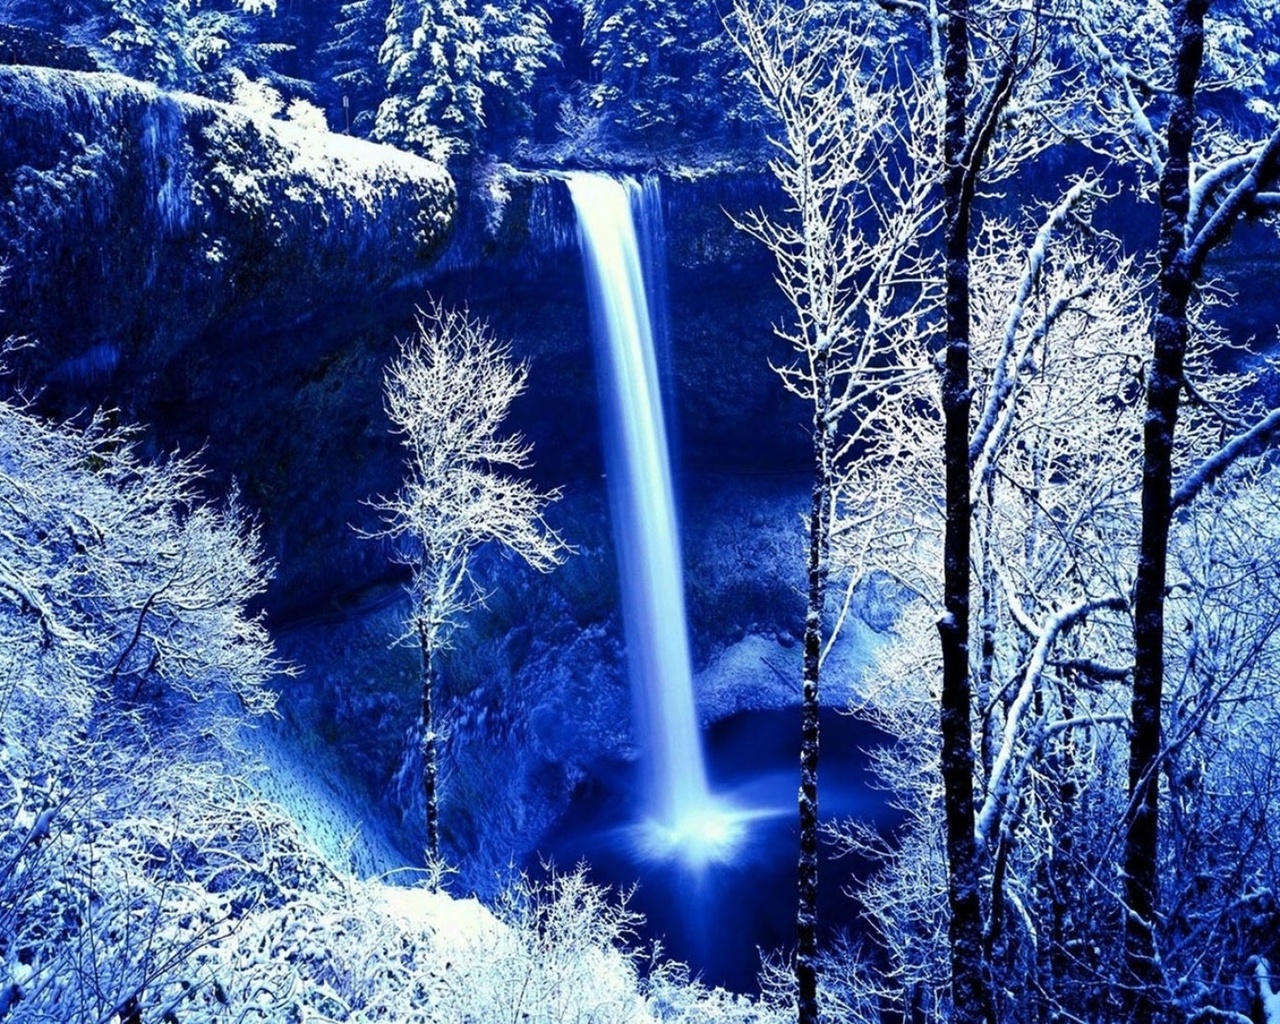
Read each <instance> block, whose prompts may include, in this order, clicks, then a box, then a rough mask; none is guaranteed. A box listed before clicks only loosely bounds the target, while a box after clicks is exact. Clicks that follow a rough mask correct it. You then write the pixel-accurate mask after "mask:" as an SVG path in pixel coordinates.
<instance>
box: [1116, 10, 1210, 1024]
mask: <svg viewBox="0 0 1280 1024" xmlns="http://www.w3.org/2000/svg"><path fill="white" fill-rule="evenodd" d="M1208 6H1209V4H1208V0H1182V2H1181V3H1180V4H1179V5H1178V7H1177V8H1175V10H1174V30H1175V32H1176V33H1177V51H1176V55H1175V60H1176V65H1175V68H1174V73H1175V84H1174V90H1173V96H1172V101H1171V106H1170V109H1169V136H1168V138H1169V148H1168V154H1167V156H1166V163H1165V166H1164V171H1163V173H1162V174H1161V177H1160V291H1159V298H1158V300H1157V308H1156V320H1155V326H1154V329H1153V343H1154V345H1153V347H1154V351H1153V354H1152V361H1151V369H1150V371H1149V373H1148V374H1147V414H1146V420H1145V425H1144V428H1143V439H1142V443H1143V447H1142V535H1141V540H1140V546H1139V550H1138V571H1137V578H1136V579H1135V581H1134V587H1133V659H1134V661H1133V708H1132V716H1133V723H1132V727H1131V729H1130V733H1129V816H1128V820H1127V821H1126V823H1125V845H1124V899H1125V905H1126V906H1125V978H1124V985H1123V988H1122V990H1123V992H1124V997H1123V998H1124V1005H1123V1009H1124V1013H1125V1016H1126V1017H1128V1019H1130V1020H1146V1021H1153V1020H1156V1019H1157V1018H1158V1016H1159V1014H1160V1008H1161V1000H1160V999H1159V998H1158V995H1157V985H1158V983H1159V980H1160V974H1159V970H1158V967H1157V964H1156V959H1155V949H1154V933H1153V928H1154V924H1155V913H1156V910H1157V907H1158V899H1159V893H1158V889H1157V870H1158V858H1159V824H1160V823H1159V806H1158V797H1159V790H1160V786H1159V781H1160V772H1159V768H1160V765H1159V760H1160V733H1161V726H1160V712H1161V701H1162V698H1163V686H1164V589H1165V579H1166V568H1167V561H1168V550H1169V527H1170V521H1171V519H1172V512H1171V507H1170V496H1171V493H1172V481H1173V438H1174V430H1175V428H1176V426H1177V421H1178V399H1179V394H1180V392H1181V389H1182V366H1183V360H1184V358H1185V356H1186V351H1187V334H1188V332H1187V307H1188V305H1189V303H1190V301H1191V292H1192V288H1193V285H1194V280H1193V274H1192V269H1191V267H1190V265H1189V263H1188V261H1187V259H1186V248H1187V245H1186V232H1187V217H1188V211H1189V203H1190V196H1189V192H1188V189H1189V184H1190V166H1191V163H1190V160H1191V145H1192V142H1193V139H1194V134H1195V97H1196V82H1197V79H1198V78H1199V75H1200V65H1201V62H1202V60H1203V56H1204V16H1205V12H1206V10H1207V9H1208Z"/></svg>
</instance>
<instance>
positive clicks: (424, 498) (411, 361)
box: [373, 305, 570, 861]
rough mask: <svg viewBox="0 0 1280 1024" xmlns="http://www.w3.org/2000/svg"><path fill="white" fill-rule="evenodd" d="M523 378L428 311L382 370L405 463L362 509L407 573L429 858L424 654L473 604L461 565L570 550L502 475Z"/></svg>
mask: <svg viewBox="0 0 1280 1024" xmlns="http://www.w3.org/2000/svg"><path fill="white" fill-rule="evenodd" d="M527 376H528V368H527V367H526V366H525V365H524V364H517V363H513V362H512V360H511V352H510V348H509V346H508V345H506V344H505V343H503V342H501V341H499V340H498V339H497V338H496V337H495V336H494V334H493V332H492V331H491V330H490V329H489V327H488V326H487V325H486V324H484V323H483V322H481V321H478V320H474V319H472V318H471V317H470V316H469V315H468V314H467V313H466V312H456V311H453V310H446V309H444V308H443V307H442V306H440V305H433V306H431V307H430V308H429V309H428V310H427V311H426V312H424V313H421V314H420V315H419V318H418V333H417V335H416V336H415V337H413V338H410V339H408V340H406V341H404V342H402V343H401V345H400V354H399V356H398V357H397V358H396V359H395V361H394V362H393V363H392V364H391V366H390V367H388V369H387V373H386V388H385V397H386V409H387V415H388V416H389V417H390V419H391V422H392V425H393V429H394V430H395V432H396V433H398V434H399V435H400V438H401V441H402V443H403V444H404V446H405V448H406V449H408V456H407V458H406V461H405V474H406V478H405V482H404V485H403V487H402V488H401V490H400V491H399V493H397V494H396V495H395V496H394V497H390V498H379V499H378V500H377V501H375V502H374V503H373V504H374V507H375V508H377V509H378V510H379V511H380V512H381V513H382V518H383V522H384V526H383V528H382V529H381V530H379V531H377V532H376V533H375V534H374V536H380V537H386V538H390V539H392V540H394V541H397V542H399V544H398V549H397V554H396V557H397V558H398V559H400V560H401V561H403V562H404V563H405V564H407V565H408V566H409V567H410V569H411V570H412V573H413V578H412V582H411V584H410V599H411V601H412V610H411V612H410V618H409V628H408V630H407V633H406V638H408V639H410V640H411V641H413V642H416V643H417V645H418V648H419V650H420V652H421V658H422V758H423V765H422V770H423V797H424V801H425V805H426V829H427V849H426V853H427V858H428V860H429V861H436V860H438V858H439V855H440V824H439V806H438V792H437V788H438V787H437V757H438V742H439V737H438V735H437V733H436V731H435V716H434V710H433V697H434V689H435V685H436V683H435V673H436V666H435V657H436V655H437V654H438V653H439V651H440V650H441V648H442V647H443V646H444V645H445V644H447V643H448V640H449V637H450V634H451V633H452V632H453V630H454V629H455V628H456V627H457V626H458V624H459V621H460V619H461V617H462V616H463V615H464V614H465V613H467V612H468V611H470V610H471V609H473V608H475V607H476V605H477V604H479V603H480V602H481V601H482V600H483V591H482V590H481V589H480V587H479V585H478V583H477V580H476V579H475V577H474V575H473V572H472V558H473V556H474V555H475V553H476V551H477V550H478V549H479V548H480V547H481V546H482V545H484V544H486V543H488V542H490V541H492V542H496V543H497V544H499V545H501V546H502V547H504V548H506V549H507V550H509V551H511V552H513V553H515V554H517V555H519V556H520V557H521V558H523V559H524V560H525V561H526V562H528V563H529V564H530V565H531V566H533V568H535V569H537V570H538V571H539V572H547V571H550V570H551V569H552V568H554V567H555V566H557V565H559V564H560V563H561V562H562V561H563V560H564V558H565V556H566V555H567V554H568V553H569V551H570V548H569V547H568V545H566V543H565V542H564V540H563V539H562V538H561V537H560V535H559V534H558V533H557V532H556V531H555V530H553V529H551V527H549V526H548V525H547V523H546V521H545V520H544V519H543V511H544V509H545V508H546V506H547V505H548V503H549V502H551V501H554V500H555V499H556V498H557V497H559V492H558V491H552V492H550V493H543V492H541V491H539V490H538V489H537V488H535V487H534V486H533V484H531V483H529V482H528V481H526V480H520V479H517V478H515V477H513V476H510V475H508V473H507V472H505V471H507V470H519V469H524V468H526V467H527V466H528V465H529V454H530V446H529V445H528V444H527V443H526V442H525V441H524V439H523V438H521V437H520V436H519V435H518V434H512V435H507V436H503V435H502V434H501V433H500V431H501V430H502V425H503V421H504V420H505V419H506V417H507V413H508V411H509V410H510V408H511V403H512V402H513V401H514V400H515V399H516V397H517V396H519V395H520V394H521V393H522V392H523V391H524V389H525V381H526V378H527Z"/></svg>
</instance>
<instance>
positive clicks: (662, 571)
mask: <svg viewBox="0 0 1280 1024" xmlns="http://www.w3.org/2000/svg"><path fill="white" fill-rule="evenodd" d="M568 183H569V192H570V195H571V196H572V199H573V205H574V209H575V210H576V212H577V216H578V233H579V238H580V241H581V245H582V254H583V262H584V265H585V270H586V276H587V292H588V296H589V302H590V307H591V314H592V324H593V330H594V334H595V342H596V352H597V365H598V372H599V375H600V385H601V386H600V393H601V399H602V403H601V404H602V408H603V416H604V420H605V423H604V427H605V437H606V448H605V469H606V473H607V477H608V481H609V503H610V511H611V514H612V517H613V533H614V540H615V546H616V548H617V551H618V570H619V582H620V589H621V593H622V615H623V621H624V627H625V631H626V641H627V671H628V675H629V677H630V681H631V687H632V693H633V702H634V705H635V709H636V718H637V736H638V739H639V741H640V745H641V759H642V763H643V770H644V782H645V795H646V800H647V802H648V806H647V808H646V814H647V818H648V820H647V822H646V825H645V826H644V830H643V833H644V837H643V839H642V840H641V842H642V844H643V845H644V846H646V847H647V849H648V852H650V853H652V854H654V855H657V856H671V855H673V854H679V855H680V856H681V857H683V858H685V859H687V860H694V861H706V860H708V859H713V858H716V857H718V856H720V855H721V854H722V853H723V852H724V851H725V850H726V849H727V847H728V846H730V845H731V844H732V842H733V835H732V831H733V830H732V828H731V827H730V825H729V820H730V819H729V818H728V817H726V815H725V813H724V812H723V811H722V810H721V809H720V807H719V805H718V804H717V802H716V801H715V799H714V798H713V797H712V796H711V793H710V790H709V787H708V785H707V774H706V767H705V765H704V761H703V752H702V735H701V730H700V728H699V723H698V716H697V709H696V707H695V704H694V697H693V674H692V668H691V662H690V658H689V638H688V627H687V624H686V619H685V603H684V573H683V569H682V567H681V560H680V535H679V529H678V527H677V521H676V510H675V498H674V494H673V489H672V482H671V467H670V462H669V459H668V449H667V430H666V425H665V422H664V420H665V417H664V415H663V401H662V392H661V388H660V384H659V374H658V366H657V358H656V355H655V352H654V332H653V327H652V322H651V317H650V309H649V303H648V299H647V294H646V287H645V283H646V282H645V275H644V270H643V262H642V259H641V246H640V240H639V239H638V237H637V231H636V218H635V217H634V216H633V206H635V207H638V209H639V210H640V212H641V213H643V212H644V200H645V194H646V193H645V190H644V189H643V188H642V186H640V185H639V184H638V183H636V182H635V181H633V180H630V179H623V180H621V181H619V180H616V179H613V178H610V177H607V176H605V175H601V174H586V173H573V174H570V175H568ZM648 187H649V188H650V189H652V188H653V187H654V186H652V185H650V186H648ZM648 199H649V201H653V200H654V199H656V194H655V193H653V192H652V191H651V192H649V194H648ZM652 212H653V208H650V211H649V213H650V215H652ZM652 250H653V246H651V247H650V252H649V253H648V254H647V255H648V257H649V259H650V260H651V261H655V260H658V259H659V258H662V259H665V254H661V253H656V252H654V251H652Z"/></svg>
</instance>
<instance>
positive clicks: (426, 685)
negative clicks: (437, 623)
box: [418, 622, 440, 865]
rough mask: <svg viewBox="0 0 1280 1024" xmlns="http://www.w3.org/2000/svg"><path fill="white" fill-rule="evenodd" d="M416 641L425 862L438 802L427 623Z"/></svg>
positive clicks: (432, 853) (436, 839) (435, 837)
mask: <svg viewBox="0 0 1280 1024" xmlns="http://www.w3.org/2000/svg"><path fill="white" fill-rule="evenodd" d="M418 644H419V646H420V648H421V651H422V799H423V803H424V805H425V807H426V812H427V849H426V859H427V863H428V865H430V864H431V862H433V861H436V860H438V859H439V857H440V803H439V794H438V791H437V779H436V771H437V768H436V763H437V761H438V759H439V750H438V741H437V739H436V726H435V710H434V707H433V697H434V688H435V678H434V675H435V668H434V665H433V663H432V651H431V646H432V645H431V642H430V640H429V639H428V637H427V627H426V626H425V625H424V624H423V623H421V622H419V623H418Z"/></svg>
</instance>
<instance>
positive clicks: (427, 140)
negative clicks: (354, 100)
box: [373, 0, 554, 159]
mask: <svg viewBox="0 0 1280 1024" xmlns="http://www.w3.org/2000/svg"><path fill="white" fill-rule="evenodd" d="M553 59H554V44H553V43H552V40H551V37H550V35H549V33H548V30H547V18H546V15H545V14H544V13H543V11H542V8H541V7H540V6H539V5H537V4H536V3H530V2H526V0H519V2H517V3H513V4H482V5H478V6H477V5H476V4H475V3H474V2H473V0H391V4H390V10H389V13H388V15H387V20H386V37H385V40H384V41H383V44H382V47H381V49H380V50H379V54H378V61H379V63H380V64H381V65H382V67H383V69H384V73H385V76H386V99H384V100H383V102H382V104H381V105H380V106H379V108H378V113H377V117H376V120H375V123H374V128H373V136H374V138H377V139H380V140H384V141H387V142H392V143H395V144H397V145H400V146H404V147H407V148H410V149H413V150H416V151H418V152H422V153H426V154H429V155H432V156H435V157H437V158H441V159H447V158H449V157H451V156H456V155H460V154H465V153H469V152H471V151H472V150H473V149H474V148H475V147H476V144H477V142H478V140H479V137H480V134H481V132H482V130H483V129H484V128H485V127H486V126H487V125H489V124H490V120H491V119H493V118H495V116H497V117H499V118H500V116H501V115H502V113H504V112H505V115H506V116H508V117H511V116H521V115H522V114H523V113H525V112H527V110H528V107H527V104H528V95H529V92H530V90H531V88H532V85H533V82H534V77H535V76H536V74H537V72H538V71H539V70H540V69H541V68H543V67H545V66H546V65H547V64H548V63H549V62H550V61H552V60H553Z"/></svg>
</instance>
